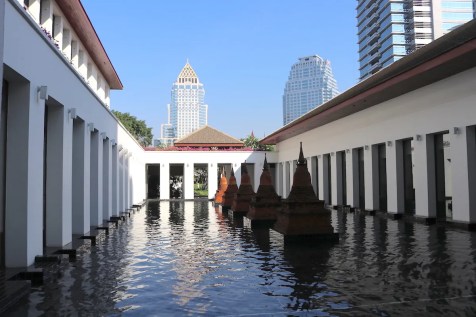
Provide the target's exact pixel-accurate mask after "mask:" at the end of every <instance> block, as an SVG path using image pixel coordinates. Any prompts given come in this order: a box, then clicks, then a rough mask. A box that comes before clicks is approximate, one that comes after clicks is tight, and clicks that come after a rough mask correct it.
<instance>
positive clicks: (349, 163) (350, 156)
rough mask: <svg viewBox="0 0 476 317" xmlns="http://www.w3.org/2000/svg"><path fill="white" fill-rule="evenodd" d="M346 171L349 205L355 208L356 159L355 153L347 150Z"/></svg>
mask: <svg viewBox="0 0 476 317" xmlns="http://www.w3.org/2000/svg"><path fill="white" fill-rule="evenodd" d="M345 155H346V157H345V169H346V174H345V176H346V186H347V205H349V206H351V207H355V200H354V164H353V162H354V159H355V152H354V151H352V150H350V149H349V150H345Z"/></svg>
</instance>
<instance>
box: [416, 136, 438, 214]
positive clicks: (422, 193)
mask: <svg viewBox="0 0 476 317" xmlns="http://www.w3.org/2000/svg"><path fill="white" fill-rule="evenodd" d="M413 148H414V150H413V157H412V158H413V165H414V166H413V184H414V187H415V215H416V216H417V217H422V218H434V217H436V184H435V183H436V176H435V160H434V153H435V143H434V137H433V135H430V134H429V135H421V136H417V137H416V138H415V141H414V142H413Z"/></svg>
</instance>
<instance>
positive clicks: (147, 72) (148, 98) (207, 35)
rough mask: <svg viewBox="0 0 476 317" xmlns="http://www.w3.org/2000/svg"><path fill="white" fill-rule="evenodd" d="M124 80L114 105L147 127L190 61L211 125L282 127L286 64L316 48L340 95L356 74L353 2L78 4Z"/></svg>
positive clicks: (162, 117) (233, 130)
mask: <svg viewBox="0 0 476 317" xmlns="http://www.w3.org/2000/svg"><path fill="white" fill-rule="evenodd" d="M82 3H83V6H84V7H85V9H86V12H87V13H88V15H89V18H90V19H91V22H92V23H93V25H94V27H95V29H96V32H97V33H98V35H99V38H100V39H101V41H102V43H103V45H104V47H105V49H106V51H107V53H108V55H109V58H110V59H111V61H112V63H113V65H114V67H115V68H116V71H117V72H118V74H119V77H120V78H121V80H122V83H123V84H124V90H122V91H113V92H112V95H111V98H112V99H111V107H112V108H113V109H116V110H119V111H122V112H129V113H131V114H132V115H135V116H137V117H138V118H140V119H144V120H145V121H146V123H147V124H148V125H149V126H150V127H152V128H153V133H154V136H155V138H159V137H160V124H161V123H165V122H166V121H167V104H168V103H169V102H170V89H171V87H172V83H173V82H174V81H175V79H176V78H177V76H178V74H179V72H180V70H181V69H182V67H183V66H184V64H185V62H186V59H187V58H188V59H189V61H190V64H191V65H192V67H193V68H194V69H195V71H196V72H197V74H198V76H199V78H200V81H201V82H202V83H203V84H204V87H205V91H206V95H205V102H206V103H207V104H208V124H209V125H211V126H213V127H215V128H217V129H219V130H221V131H223V132H226V133H228V134H231V135H232V136H235V137H237V138H241V137H245V136H246V135H248V134H249V133H250V131H251V130H253V131H254V133H255V135H256V136H257V137H258V138H261V137H263V136H264V135H268V134H270V133H271V132H273V131H275V130H277V129H278V128H280V127H281V126H282V95H283V90H284V85H285V82H286V80H287V77H288V75H289V70H290V68H291V65H292V64H293V63H295V62H296V61H297V58H298V57H302V56H306V55H313V54H317V55H320V56H321V57H323V58H327V59H329V60H330V61H331V63H332V69H333V72H334V76H335V77H336V79H337V84H338V88H339V91H341V92H342V91H345V90H347V89H349V88H350V87H352V86H353V85H355V84H356V83H357V80H358V62H357V60H358V52H357V49H358V46H357V44H356V43H357V28H356V18H355V7H356V5H357V1H355V0H333V1H325V0H292V1H291V0H279V1H276V0H274V1H270V0H239V1H238V0H200V1H192V0H181V1H165V0H160V1H157V0H152V1H137V0H120V1H118V0H82Z"/></svg>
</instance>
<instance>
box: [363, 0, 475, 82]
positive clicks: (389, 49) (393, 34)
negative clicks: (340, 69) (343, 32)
mask: <svg viewBox="0 0 476 317" xmlns="http://www.w3.org/2000/svg"><path fill="white" fill-rule="evenodd" d="M357 2H358V4H357V27H358V37H359V63H360V79H361V80H362V79H365V78H367V77H369V76H371V75H372V74H375V73H376V72H377V71H379V70H380V69H382V68H383V67H386V66H388V65H390V64H392V63H393V62H395V61H397V60H399V59H400V58H402V57H403V56H405V55H407V54H410V53H411V52H413V51H415V50H416V49H418V48H420V47H422V46H423V45H425V44H428V43H430V42H431V41H433V40H435V39H437V38H438V37H440V36H442V35H444V34H446V33H448V32H449V31H451V30H452V29H454V28H456V27H458V26H459V25H461V24H463V23H466V22H468V21H469V20H471V19H473V18H474V17H475V3H476V1H474V0H357Z"/></svg>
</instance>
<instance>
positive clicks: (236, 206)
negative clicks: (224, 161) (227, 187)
mask: <svg viewBox="0 0 476 317" xmlns="http://www.w3.org/2000/svg"><path fill="white" fill-rule="evenodd" d="M255 195H256V194H255V192H254V190H253V186H252V185H251V179H250V175H249V174H248V168H247V167H246V161H245V163H243V164H241V183H240V187H239V188H238V191H237V192H236V195H235V198H234V199H233V203H232V204H231V213H230V215H231V216H233V217H242V216H244V215H246V214H247V213H248V210H249V209H250V202H251V199H252V198H253V197H254V196H255Z"/></svg>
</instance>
